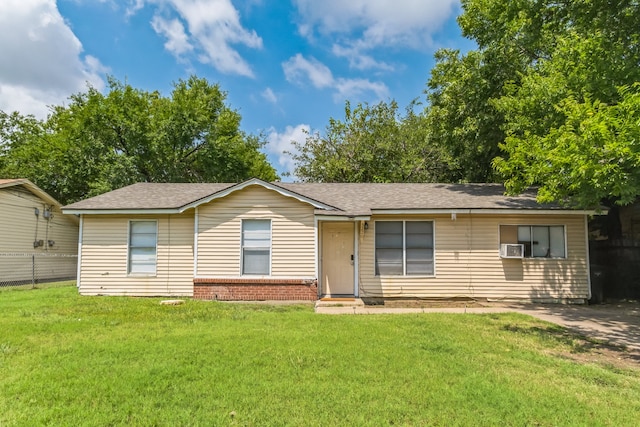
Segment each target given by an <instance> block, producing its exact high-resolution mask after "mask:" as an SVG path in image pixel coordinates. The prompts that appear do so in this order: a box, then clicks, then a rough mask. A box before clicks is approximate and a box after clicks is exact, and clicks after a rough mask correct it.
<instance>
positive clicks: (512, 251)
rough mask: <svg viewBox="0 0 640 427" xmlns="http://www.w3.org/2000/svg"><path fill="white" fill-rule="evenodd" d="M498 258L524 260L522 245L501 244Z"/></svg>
mask: <svg viewBox="0 0 640 427" xmlns="http://www.w3.org/2000/svg"><path fill="white" fill-rule="evenodd" d="M500 258H524V245H523V244H519V243H503V244H501V245H500Z"/></svg>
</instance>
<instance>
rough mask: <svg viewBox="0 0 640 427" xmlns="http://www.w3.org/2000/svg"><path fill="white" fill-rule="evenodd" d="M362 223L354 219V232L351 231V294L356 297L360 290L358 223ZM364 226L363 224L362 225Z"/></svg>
mask: <svg viewBox="0 0 640 427" xmlns="http://www.w3.org/2000/svg"><path fill="white" fill-rule="evenodd" d="M361 224H362V221H354V222H353V228H354V233H353V240H354V242H353V252H354V255H353V296H354V297H356V298H358V296H359V290H360V286H359V281H360V275H359V274H358V269H359V268H360V267H359V264H360V263H359V262H358V261H359V259H360V227H359V225H361ZM363 228H364V226H363Z"/></svg>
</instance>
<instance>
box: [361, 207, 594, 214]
mask: <svg viewBox="0 0 640 427" xmlns="http://www.w3.org/2000/svg"><path fill="white" fill-rule="evenodd" d="M371 213H372V215H403V214H404V215H411V214H413V215H436V214H452V213H455V214H460V215H463V214H482V215H516V214H517V215H601V214H602V212H599V211H597V210H594V209H561V208H559V209H545V208H468V209H467V208H463V209H459V208H439V209H371Z"/></svg>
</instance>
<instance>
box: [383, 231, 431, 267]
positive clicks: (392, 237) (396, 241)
mask: <svg viewBox="0 0 640 427" xmlns="http://www.w3.org/2000/svg"><path fill="white" fill-rule="evenodd" d="M375 228H376V230H375V233H376V237H375V245H376V247H375V249H376V254H375V257H376V259H375V269H376V275H377V276H402V275H407V276H411V275H423V276H430V275H433V271H434V269H433V221H376V223H375Z"/></svg>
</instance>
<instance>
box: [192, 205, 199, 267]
mask: <svg viewBox="0 0 640 427" xmlns="http://www.w3.org/2000/svg"><path fill="white" fill-rule="evenodd" d="M195 211H196V212H195V215H194V219H193V277H194V278H196V277H197V276H198V207H197V206H196V209H195Z"/></svg>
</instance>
